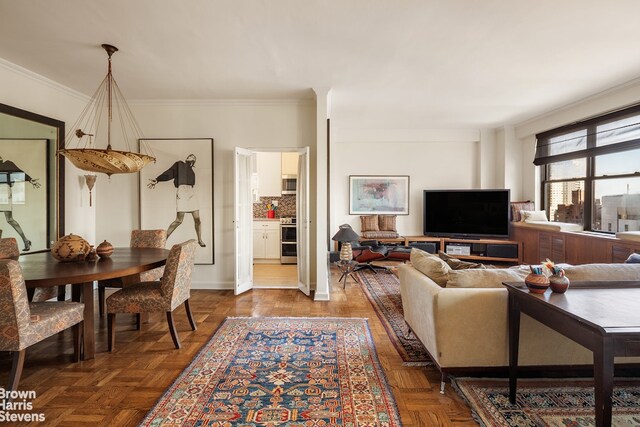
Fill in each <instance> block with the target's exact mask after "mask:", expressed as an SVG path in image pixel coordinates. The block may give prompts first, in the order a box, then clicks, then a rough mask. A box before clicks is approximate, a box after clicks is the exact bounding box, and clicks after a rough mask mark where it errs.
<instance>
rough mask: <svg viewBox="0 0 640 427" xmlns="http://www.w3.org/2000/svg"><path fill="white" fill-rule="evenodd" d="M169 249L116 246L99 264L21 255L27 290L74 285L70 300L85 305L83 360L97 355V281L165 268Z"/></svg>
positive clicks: (20, 259) (48, 253)
mask: <svg viewBox="0 0 640 427" xmlns="http://www.w3.org/2000/svg"><path fill="white" fill-rule="evenodd" d="M168 255H169V250H167V249H158V248H130V247H122V248H120V247H117V248H115V249H114V251H113V254H111V256H110V257H108V258H100V259H98V260H97V261H83V262H60V261H58V260H56V259H55V258H54V257H53V256H52V255H51V252H48V251H47V252H39V253H33V254H24V255H22V256H20V258H19V260H18V261H19V262H20V265H21V266H22V274H23V276H24V280H25V285H26V287H27V289H30V288H37V287H50V286H61V285H62V286H64V285H71V298H72V300H74V301H81V302H82V303H84V334H83V352H82V358H83V360H87V359H93V358H94V357H95V352H96V334H95V305H96V304H95V301H94V281H96V280H106V279H114V278H118V277H126V276H130V275H133V274H137V273H141V272H143V271H147V270H152V269H154V268H157V267H161V266H163V265H165V263H166V261H167V256H168Z"/></svg>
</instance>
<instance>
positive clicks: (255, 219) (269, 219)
mask: <svg viewBox="0 0 640 427" xmlns="http://www.w3.org/2000/svg"><path fill="white" fill-rule="evenodd" d="M253 220H254V221H277V222H280V218H253Z"/></svg>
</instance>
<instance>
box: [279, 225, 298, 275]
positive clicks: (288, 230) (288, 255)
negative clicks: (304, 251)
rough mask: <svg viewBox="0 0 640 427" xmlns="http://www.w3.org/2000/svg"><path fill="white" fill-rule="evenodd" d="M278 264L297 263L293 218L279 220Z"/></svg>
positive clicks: (295, 231) (296, 244)
mask: <svg viewBox="0 0 640 427" xmlns="http://www.w3.org/2000/svg"><path fill="white" fill-rule="evenodd" d="M280 222H281V224H280V263H282V264H296V263H297V262H298V238H297V228H296V227H297V226H296V219H295V218H287V217H283V218H280Z"/></svg>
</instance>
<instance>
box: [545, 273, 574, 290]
mask: <svg viewBox="0 0 640 427" xmlns="http://www.w3.org/2000/svg"><path fill="white" fill-rule="evenodd" d="M569 283H570V281H569V278H568V277H567V276H565V275H564V271H563V272H562V273H560V274H554V275H553V276H549V286H550V287H551V290H552V291H553V292H557V293H559V294H563V293H565V292H566V291H567V289H569Z"/></svg>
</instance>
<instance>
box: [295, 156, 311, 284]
mask: <svg viewBox="0 0 640 427" xmlns="http://www.w3.org/2000/svg"><path fill="white" fill-rule="evenodd" d="M296 197H297V200H296V202H297V204H298V212H297V227H298V229H297V236H298V289H300V290H301V291H302V292H304V293H305V294H306V295H309V294H310V293H311V284H310V280H311V279H310V277H311V273H310V271H309V262H310V256H309V252H310V243H309V225H310V224H309V147H306V148H305V150H304V152H303V153H301V154H300V158H299V159H298V188H297V193H296Z"/></svg>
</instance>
